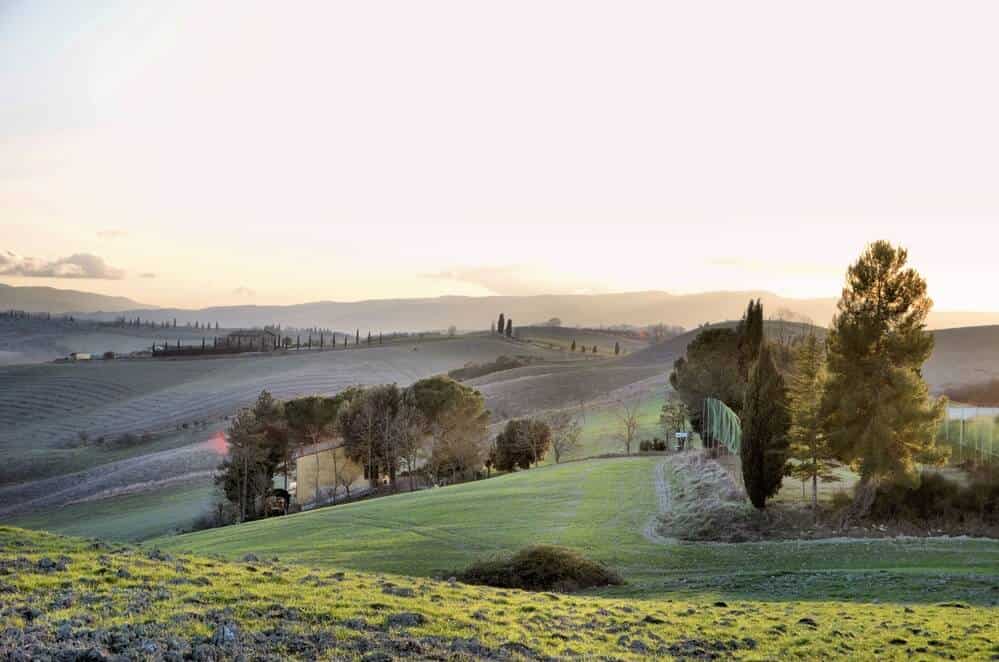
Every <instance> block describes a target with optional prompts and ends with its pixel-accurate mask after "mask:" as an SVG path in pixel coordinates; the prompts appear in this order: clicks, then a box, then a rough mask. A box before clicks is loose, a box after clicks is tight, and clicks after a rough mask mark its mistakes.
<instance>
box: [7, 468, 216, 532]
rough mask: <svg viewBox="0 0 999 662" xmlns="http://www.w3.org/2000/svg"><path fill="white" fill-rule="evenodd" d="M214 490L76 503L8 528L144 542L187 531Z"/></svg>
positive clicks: (198, 486)
mask: <svg viewBox="0 0 999 662" xmlns="http://www.w3.org/2000/svg"><path fill="white" fill-rule="evenodd" d="M213 493H214V488H213V487H212V486H211V485H206V484H204V483H203V482H202V483H195V484H190V483H186V484H183V485H178V486H172V487H167V488H163V489H160V490H157V491H155V492H147V493H143V494H134V495H127V496H119V497H112V498H108V499H101V500H98V501H86V502H82V503H76V504H72V505H69V506H65V507H63V508H53V509H50V510H46V511H42V512H38V513H32V514H30V515H26V516H23V517H17V518H14V520H13V521H11V522H8V524H13V525H15V526H21V527H25V528H30V529H43V530H46V531H52V532H55V533H62V534H65V535H70V536H87V537H94V538H103V539H107V540H129V541H137V540H144V539H146V538H150V537H153V536H162V535H165V534H168V533H170V532H171V531H175V530H179V529H183V528H187V527H189V526H190V524H191V523H192V522H193V521H194V519H195V518H196V517H198V516H199V515H201V514H202V513H203V512H205V510H206V509H207V508H208V507H209V506H210V505H211V503H212V495H213Z"/></svg>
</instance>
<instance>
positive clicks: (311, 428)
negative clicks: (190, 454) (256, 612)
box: [216, 377, 489, 520]
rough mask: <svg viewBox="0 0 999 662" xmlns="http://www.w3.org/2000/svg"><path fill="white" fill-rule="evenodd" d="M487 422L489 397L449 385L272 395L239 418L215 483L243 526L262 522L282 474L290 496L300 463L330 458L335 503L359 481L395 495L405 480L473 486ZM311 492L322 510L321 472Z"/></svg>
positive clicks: (432, 382) (428, 382)
mask: <svg viewBox="0 0 999 662" xmlns="http://www.w3.org/2000/svg"><path fill="white" fill-rule="evenodd" d="M488 417H489V414H488V412H487V411H486V409H485V402H484V400H483V398H482V395H481V394H480V393H479V392H478V391H475V390H473V389H470V388H468V387H467V386H464V385H462V384H459V383H458V382H456V381H454V380H452V379H449V378H447V377H431V378H428V379H424V380H420V381H418V382H416V383H414V384H413V385H411V386H410V387H408V388H399V387H398V386H396V385H395V384H387V385H381V386H372V387H359V386H357V387H351V388H348V389H346V390H344V391H342V392H340V393H338V394H336V395H335V396H332V397H324V396H309V397H304V398H297V399H294V400H288V401H285V402H279V401H276V400H275V399H274V398H273V397H271V395H270V394H269V393H267V392H266V391H265V392H263V393H261V395H260V397H259V398H258V399H257V402H256V404H255V405H254V406H253V407H252V408H250V409H246V410H243V411H241V412H239V413H238V414H237V415H236V416H235V418H234V419H233V420H232V422H231V424H230V426H229V429H228V430H227V432H226V440H227V442H228V445H229V455H228V457H227V458H226V459H225V460H224V461H223V462H222V464H221V465H220V466H219V470H218V472H217V474H216V483H217V484H218V485H219V487H220V488H221V490H222V492H223V493H224V495H225V496H226V498H227V500H229V501H230V502H232V503H233V504H234V505H235V506H236V510H237V517H238V519H240V520H246V519H252V518H253V517H256V516H259V514H260V513H261V509H262V505H263V501H264V499H265V498H266V496H267V494H268V493H269V492H270V487H271V485H272V484H273V481H274V478H275V477H276V476H278V475H281V474H283V475H284V479H285V489H287V484H288V475H289V474H290V472H291V471H292V470H293V468H294V465H295V457H296V455H299V454H301V453H303V452H305V453H309V452H314V453H318V452H329V454H330V456H331V458H332V462H333V465H334V466H333V475H334V479H335V485H334V487H333V489H332V491H331V494H330V497H331V499H332V500H333V501H334V502H335V500H336V495H337V491H338V489H339V488H341V487H342V488H343V489H344V491H345V492H346V493H347V495H348V496H349V490H350V485H352V484H353V483H354V482H355V481H356V480H358V479H359V478H360V476H361V475H363V476H365V477H367V478H368V480H369V481H370V483H371V485H372V486H373V487H374V486H376V485H377V484H378V482H379V480H380V479H381V478H383V477H384V478H386V479H387V480H388V482H389V483H390V485H391V486H392V488H393V489H395V488H396V487H397V481H398V479H399V476H400V474H402V473H407V474H408V475H409V480H410V487H411V488H412V487H414V485H413V481H414V480H415V477H416V475H417V473H423V474H425V475H426V476H427V477H428V478H430V479H431V480H435V481H437V480H440V479H441V478H442V477H444V476H448V477H449V478H450V479H452V480H457V479H463V478H468V477H469V476H470V475H472V474H473V473H474V472H476V471H478V470H479V469H481V468H482V466H483V465H484V463H485V460H486V457H487V454H488V449H487V447H486V443H485V441H486V424H487V422H488ZM309 488H311V489H312V490H313V493H314V496H313V498H314V499H315V500H316V502H317V503H318V502H320V501H321V499H322V497H323V493H322V490H323V487H322V486H321V485H320V482H319V471H318V461H317V471H316V473H315V484H314V485H311V486H306V485H299V486H298V491H299V494H300V495H303V494H305V493H306V492H305V490H307V489H309Z"/></svg>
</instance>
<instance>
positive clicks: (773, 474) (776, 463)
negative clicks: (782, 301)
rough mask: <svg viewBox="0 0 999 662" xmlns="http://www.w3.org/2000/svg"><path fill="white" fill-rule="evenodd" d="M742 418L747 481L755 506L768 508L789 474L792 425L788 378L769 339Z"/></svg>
mask: <svg viewBox="0 0 999 662" xmlns="http://www.w3.org/2000/svg"><path fill="white" fill-rule="evenodd" d="M741 418H742V444H741V447H740V449H739V454H740V456H741V459H742V480H743V484H744V485H745V487H746V493H747V494H748V495H749V500H750V501H752V503H753V505H754V506H756V507H757V508H764V507H766V503H767V499H769V498H770V497H772V496H773V495H775V494H777V492H778V490H780V486H781V481H782V480H783V478H784V475H785V473H786V467H787V452H788V436H787V432H788V425H789V421H788V415H787V396H786V392H785V388H784V378H783V377H781V375H780V372H779V371H778V370H777V365H776V364H775V363H774V360H773V355H772V354H771V351H770V347H769V346H768V345H767V343H765V342H764V343H761V345H760V348H759V350H758V358H757V360H756V363H754V364H753V368H752V370H751V371H750V373H749V383H748V384H747V385H746V397H745V400H744V401H743V405H742V416H741Z"/></svg>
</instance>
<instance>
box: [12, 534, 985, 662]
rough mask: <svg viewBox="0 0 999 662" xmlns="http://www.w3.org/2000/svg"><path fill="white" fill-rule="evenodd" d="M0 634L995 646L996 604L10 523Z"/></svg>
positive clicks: (725, 653)
mask: <svg viewBox="0 0 999 662" xmlns="http://www.w3.org/2000/svg"><path fill="white" fill-rule="evenodd" d="M0 567H2V568H3V569H4V571H5V572H4V578H3V582H2V584H0V587H2V589H3V591H4V596H5V597H4V601H5V605H6V608H5V609H4V610H3V612H2V613H0V626H2V627H0V647H3V648H8V647H10V648H14V647H16V648H18V649H20V650H23V651H31V652H32V657H36V658H42V657H49V656H52V655H55V654H56V653H57V652H59V651H67V650H70V651H76V652H77V654H79V655H90V656H91V657H90V658H88V659H98V657H95V656H100V655H103V653H102V652H101V651H102V650H106V651H107V652H108V653H110V654H116V655H125V656H128V657H130V658H132V659H146V658H149V657H165V656H169V658H168V659H171V658H172V659H185V658H186V659H234V658H237V656H244V657H247V658H256V657H257V656H261V655H264V656H272V657H276V658H277V659H303V660H334V659H336V660H341V659H347V660H360V659H365V660H389V659H396V658H398V657H410V658H418V659H470V660H474V659H511V660H518V659H519V660H531V659H551V658H553V657H558V658H585V659H591V658H596V657H602V658H608V659H621V660H639V659H647V658H649V657H651V656H655V657H658V658H680V659H714V658H718V657H728V658H735V659H784V658H789V657H797V658H805V659H815V658H819V657H822V658H838V659H858V658H859V659H875V658H876V659H892V660H895V659H897V660H901V659H910V658H913V657H916V658H917V659H923V658H926V659H931V658H933V657H939V656H942V657H945V658H946V657H950V658H960V659H986V658H987V657H988V656H990V655H994V654H995V653H996V644H995V641H994V626H995V619H994V617H995V610H994V609H988V608H983V607H980V606H977V605H968V604H963V603H947V602H938V603H934V604H914V605H902V604H890V603H888V604H886V603H882V604H871V603H861V602H850V601H836V600H826V601H821V602H816V601H779V602H774V601H767V600H750V599H731V598H730V599H728V600H726V601H723V600H716V599H711V598H709V597H706V596H705V597H688V596H685V595H681V594H672V595H670V597H669V598H667V599H654V600H650V599H646V600H632V599H621V598H614V597H599V596H590V595H587V596H582V595H565V594H555V593H529V592H524V591H517V590H498V589H490V588H484V587H476V586H466V585H463V584H460V583H455V582H450V581H438V580H432V579H426V578H418V577H417V578H414V577H404V576H399V575H388V574H375V573H369V572H354V571H344V570H336V569H334V568H332V567H329V566H323V567H311V566H306V565H301V564H299V563H289V562H287V561H286V560H285V559H283V558H276V559H272V558H264V557H259V558H258V557H255V556H247V557H245V558H244V559H243V560H241V561H240V562H232V561H230V562H226V561H220V560H218V559H215V558H206V557H203V556H190V555H181V554H170V553H165V552H163V551H160V550H144V551H143V550H138V549H135V548H131V547H127V546H110V545H106V544H103V543H90V542H88V541H84V540H81V539H76V538H61V537H57V536H53V535H50V534H44V533H37V532H29V531H24V530H21V529H14V528H9V527H0Z"/></svg>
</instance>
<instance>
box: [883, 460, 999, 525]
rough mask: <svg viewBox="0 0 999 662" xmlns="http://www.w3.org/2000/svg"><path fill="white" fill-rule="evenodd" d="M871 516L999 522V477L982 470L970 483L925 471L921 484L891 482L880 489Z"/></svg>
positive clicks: (914, 519)
mask: <svg viewBox="0 0 999 662" xmlns="http://www.w3.org/2000/svg"><path fill="white" fill-rule="evenodd" d="M870 517H871V519H874V520H882V521H888V520H901V521H910V522H930V521H939V520H949V521H957V522H961V521H964V520H965V519H966V518H969V517H974V518H980V519H982V520H983V521H985V522H988V523H997V522H999V477H995V476H992V475H989V474H986V473H978V474H975V475H973V476H972V477H971V480H970V482H969V483H968V484H967V485H962V484H960V483H957V482H955V481H953V480H949V479H948V478H946V477H945V476H943V475H941V474H939V473H936V472H931V471H924V472H923V473H922V475H921V476H920V480H919V484H918V485H917V486H916V487H910V486H907V485H903V484H899V483H888V484H885V485H882V486H880V487H879V488H878V491H877V494H876V495H875V497H874V503H873V505H872V506H871V512H870Z"/></svg>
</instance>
